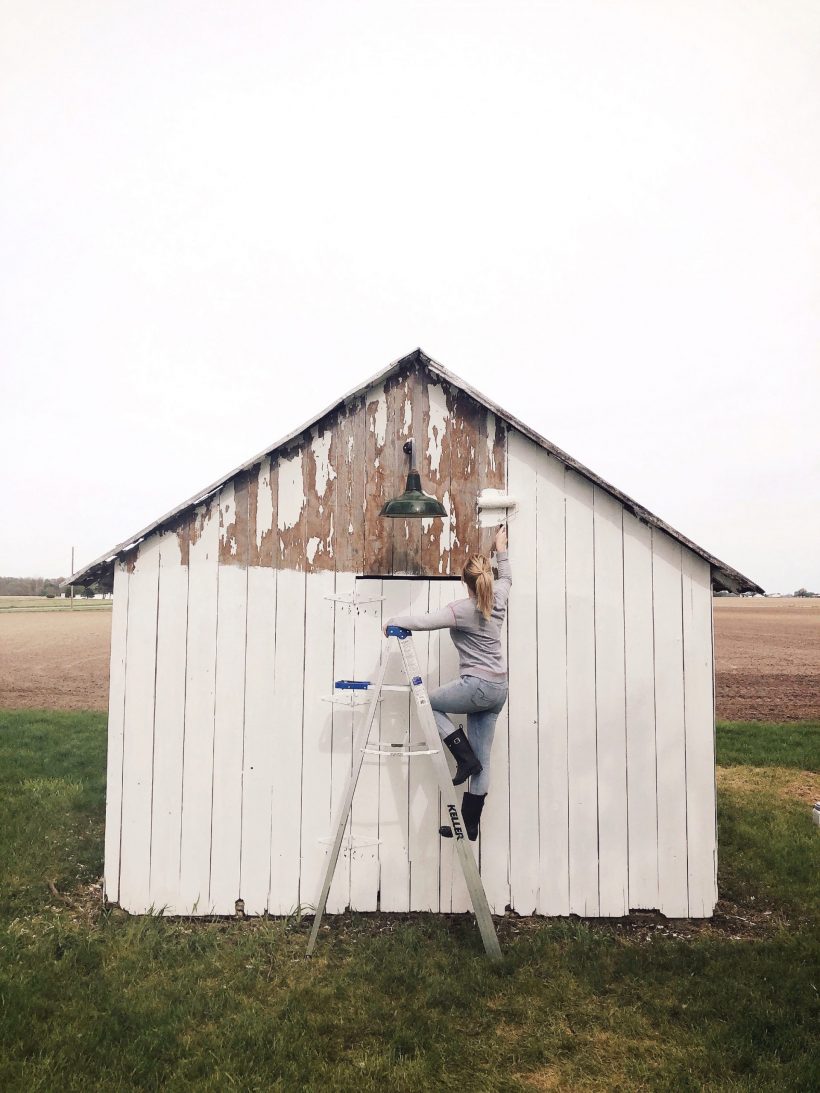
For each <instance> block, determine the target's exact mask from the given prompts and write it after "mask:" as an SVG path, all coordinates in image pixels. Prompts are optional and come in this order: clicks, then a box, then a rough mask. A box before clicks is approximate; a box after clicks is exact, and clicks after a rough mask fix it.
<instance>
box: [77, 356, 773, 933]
mask: <svg viewBox="0 0 820 1093" xmlns="http://www.w3.org/2000/svg"><path fill="white" fill-rule="evenodd" d="M411 437H412V438H414V439H415V441H416V445H417V450H418V455H419V470H420V472H421V478H422V483H423V486H424V488H425V489H426V490H428V491H429V492H431V493H434V494H435V495H436V497H438V498H439V499H440V500H442V501H443V503H444V505H445V507H446V509H447V511H448V513H449V517H448V518H445V519H442V518H435V519H429V520H425V521H423V522H422V521H404V520H385V519H382V518H380V517H379V511H380V509H381V507H382V505H383V503H384V502H385V500H387V499H388V498H389V497H392V496H394V495H395V494H396V493H398V492H400V491H401V489H402V488H403V484H404V476H405V473H406V469H407V457H406V456H405V455H404V453H403V451H402V445H403V443H404V441H405V440H407V439H408V438H411ZM486 487H495V488H499V489H502V490H505V491H507V492H509V493H511V494H513V495H514V496H516V497H517V498H518V499H519V500H520V502H521V505H520V512H519V514H518V516H517V518H516V519H515V521H514V523H512V524H511V526H510V532H511V535H510V557H511V562H512V566H513V575H514V583H513V588H512V593H511V597H510V604H509V614H508V621H507V627H506V634H507V643H508V665H509V677H510V697H509V702H508V705H507V707H506V708H505V710H504V712H503V714H502V717H501V719H500V720H499V723H498V728H497V732H496V739H495V745H494V751H493V777H494V781H493V785H492V788H491V791H490V795H489V797H488V799H487V807H486V809H485V812H484V817H483V819H482V833H481V838H480V842H479V844H477V846H478V847H479V850H480V865H481V872H482V876H483V880H484V884H485V888H486V891H487V896H488V899H489V902H490V906H491V908H492V909H493V911H494V912H497V913H503V912H504V910H505V908H507V907H511V908H513V909H514V910H515V911H517V912H519V913H520V914H522V915H529V914H533V913H537V914H541V915H568V914H571V913H573V914H577V915H582V916H620V915H625V914H627V913H628V912H629V910H630V909H636V908H657V909H659V910H660V911H662V912H663V913H664V914H666V915H668V916H675V917H685V916H691V917H703V916H709V915H711V913H712V911H713V908H714V906H715V901H716V898H717V886H716V847H717V844H716V819H715V771H714V760H715V754H714V690H713V642H712V591H713V589H727V590H730V591H735V592H738V591H739V592H743V591H760V589H759V588H758V586H757V585H755V584H754V583H753V582H752V581H750V580H749V579H748V578H746V577H744V576H743V575H742V574H740V573H738V572H736V571H735V570H733V569H731V568H730V567H729V566H727V565H725V564H724V563H723V562H720V561H718V559H716V558H714V557H712V556H711V555H710V554H708V553H707V552H706V551H705V550H703V549H701V548H700V547H699V546H697V545H696V544H695V543H692V542H690V541H689V540H688V539H686V538H684V537H683V536H682V535H681V534H680V533H679V532H677V531H675V530H674V529H673V528H671V527H669V526H668V525H666V524H665V523H663V521H661V520H659V519H658V518H657V517H656V516H654V515H652V514H651V513H650V512H648V511H647V510H646V509H644V508H642V507H641V506H640V505H638V504H637V503H636V502H634V501H632V500H631V499H630V498H628V497H626V496H625V495H624V494H622V493H621V492H619V491H618V490H617V489H615V488H614V487H612V486H610V485H608V484H607V483H606V482H604V481H602V480H601V479H600V478H599V477H598V476H597V475H595V474H594V473H592V472H591V471H589V470H588V469H587V468H585V467H582V466H580V465H579V464H578V463H577V462H576V461H575V460H573V459H572V458H571V457H570V456H568V455H567V454H566V453H565V452H562V451H560V450H559V449H557V448H555V447H554V446H553V445H552V444H550V443H548V442H547V441H546V440H544V439H543V438H541V437H540V436H538V435H537V434H536V433H534V432H533V431H532V430H531V429H529V428H528V427H527V426H526V425H524V424H523V423H521V422H519V421H517V420H515V419H514V418H512V417H511V416H510V415H509V414H507V413H505V412H504V411H503V410H501V409H500V408H499V407H497V406H495V405H493V404H492V403H491V402H490V401H489V400H488V399H486V398H484V397H483V396H482V395H480V394H479V393H478V392H476V391H474V390H472V389H471V388H470V387H469V386H468V385H467V384H466V383H464V382H462V381H461V380H459V379H458V378H457V377H455V376H453V375H451V374H450V373H449V372H447V371H446V370H445V369H444V368H442V367H441V366H440V365H438V364H437V363H436V362H435V361H433V360H431V359H430V358H429V357H427V356H426V355H425V354H424V353H422V352H421V351H420V350H416V351H415V352H413V353H411V354H409V355H408V356H407V357H404V358H402V359H401V360H399V361H398V362H396V363H394V364H392V365H390V366H389V367H388V368H386V369H385V370H384V371H383V372H381V373H380V374H379V375H377V376H375V377H374V378H373V379H371V380H369V381H367V382H366V383H365V384H363V385H362V386H361V387H359V388H358V389H357V390H355V391H353V392H351V393H350V394H349V395H347V396H345V397H344V398H342V399H340V400H339V401H338V402H337V403H335V404H333V405H332V406H331V407H330V408H329V409H327V410H325V411H323V412H322V413H321V414H319V415H318V416H317V417H316V418H315V419H314V420H312V421H311V422H309V423H308V424H306V425H305V426H303V427H302V428H300V429H298V430H297V431H296V432H294V433H292V434H291V435H289V436H287V437H285V438H284V439H283V440H282V441H280V442H279V443H278V444H276V445H275V446H273V447H272V448H270V449H268V450H267V451H265V452H262V453H260V454H259V455H257V456H255V457H254V458H253V459H251V460H250V461H249V462H248V463H246V464H245V465H244V466H242V467H240V468H238V469H237V470H235V471H232V472H231V473H230V474H229V475H227V476H226V477H225V478H223V479H221V480H220V481H219V482H216V483H214V484H213V485H212V486H210V487H208V489H206V490H204V491H203V492H202V493H200V494H198V495H196V496H195V497H193V498H192V499H191V500H189V501H187V502H185V503H184V504H182V505H180V506H179V507H178V508H177V509H175V510H174V511H173V512H170V513H168V514H167V515H166V516H164V517H162V518H161V519H160V520H158V521H156V523H154V524H152V525H151V526H150V527H148V528H146V529H145V530H144V531H142V532H140V533H138V534H137V535H135V536H133V537H132V538H131V539H128V540H126V541H125V542H123V543H121V544H120V545H119V546H117V547H115V548H114V549H113V550H112V551H110V552H109V553H108V554H107V555H106V556H105V557H103V558H101V559H99V560H98V561H96V562H94V563H92V564H91V565H89V566H87V567H86V568H85V569H83V570H81V571H80V572H79V573H77V574H75V575H74V577H73V583H74V584H75V585H81V584H83V583H86V582H93V581H99V580H102V581H106V580H107V581H111V580H112V579H113V586H114V592H115V599H114V617H113V634H112V648H111V697H110V713H109V741H108V791H107V803H106V837H105V892H106V896H107V898H108V899H109V900H111V901H113V902H117V903H119V904H120V905H121V906H122V907H124V908H126V909H127V910H128V911H131V912H145V911H148V910H149V909H151V908H153V909H154V910H155V911H156V910H160V909H161V910H163V911H164V912H165V913H168V914H209V913H216V914H233V913H234V912H235V909H236V907H237V902H238V901H240V900H241V901H242V905H244V910H245V912H246V913H248V914H261V913H263V912H268V913H270V914H277V915H279V914H286V913H289V912H292V911H293V910H294V909H295V908H296V907H298V906H300V905H301V906H302V907H305V906H309V905H311V904H312V903H313V901H314V900H315V898H316V891H317V885H318V882H319V879H320V876H321V872H322V867H323V863H324V860H325V854H326V847H327V844H326V842H323V839H325V838H326V837H327V836H328V835H329V834H330V832H331V817H332V815H333V813H334V811H335V807H336V805H337V803H338V801H339V798H340V795H341V794H342V791H343V788H344V785H345V780H346V777H347V775H348V773H349V770H350V763H351V747H352V735H353V730H354V722H355V719H356V718H357V717H358V716H362V715H361V714H357V713H355V712H354V711H351V710H348V709H340V708H339V707H337V706H334V705H332V704H331V703H329V702H328V701H327V699H328V698H329V697H330V695H331V694H332V689H333V682H334V679H339V678H351V677H356V678H371V677H372V676H373V673H374V671H375V667H376V665H377V663H378V659H379V655H380V649H381V646H382V635H381V621H382V619H383V618H387V617H388V616H390V615H394V614H398V613H399V612H405V611H407V610H413V611H425V610H428V609H430V608H434V607H436V606H438V605H440V604H442V603H445V602H447V601H449V600H451V599H453V598H455V597H459V596H461V595H462V594H463V588H462V586H461V585H460V584H459V581H458V577H459V574H460V572H461V568H462V564H463V561H464V559H465V557H466V556H467V554H468V553H470V552H472V551H475V550H476V549H481V550H483V551H485V552H488V551H489V547H490V544H491V541H492V532H491V531H490V530H483V531H479V530H478V528H477V521H476V496H477V494H478V492H479V491H481V490H482V489H484V488H486ZM380 596H381V597H384V598H383V600H379V599H377V598H376V597H380ZM416 644H417V648H418V649H419V653H420V657H421V659H422V664H423V665H426V669H427V682H428V685H429V686H430V687H433V686H435V685H437V684H438V682H439V681H445V680H448V679H451V678H453V677H454V676H455V675H456V673H457V661H456V658H455V654H454V650H453V647H452V643H451V642H450V640H449V637H448V635H447V634H446V633H444V632H433V633H431V634H429V635H428V634H419V635H417V638H416ZM396 671H397V672H398V665H397V668H396ZM398 678H399V677H398V676H397V679H398ZM409 718H410V699H409V696H407V695H406V694H399V693H393V694H391V695H389V696H388V697H386V698H385V700H384V702H383V704H382V706H381V713H380V730H379V731H380V733H381V739H382V740H400V739H401V738H402V737H403V735H404V733H405V731H406V728H407V725H408V719H409ZM412 731H413V733H414V738H417V736H416V734H417V732H418V729H417V727H415V728H414V729H413V730H412ZM422 768H423V769H422ZM439 822H440V817H439V794H438V790H437V788H436V785H435V782H434V780H433V775H432V772H431V771H430V770H428V769H427V764H422V766H417V765H413V764H411V765H410V766H409V768H408V760H406V759H394V758H381V759H380V758H379V757H377V756H373V757H368V758H367V759H366V760H365V766H364V768H363V772H362V776H361V779H360V782H359V788H358V791H357V794H356V798H355V801H354V807H353V817H352V830H351V834H352V836H353V840H352V845H351V846H350V847H349V848H348V849H347V850H346V851H345V853H344V856H343V858H341V859H340V862H339V867H338V868H337V871H336V875H335V878H334V883H333V887H332V889H331V897H330V902H329V905H328V910H330V911H331V912H333V911H336V912H338V911H341V910H343V909H344V908H346V907H352V908H355V909H356V910H360V911H372V910H376V909H377V908H380V909H382V910H387V911H411V910H412V911H461V910H467V909H468V908H469V903H468V899H467V894H466V890H465V888H464V882H463V880H462V877H461V874H460V871H459V869H458V868H457V867H455V868H454V861H453V851H452V845H451V843H452V840H449V841H448V840H442V839H440V838H439V835H438V833H437V828H438V825H439Z"/></svg>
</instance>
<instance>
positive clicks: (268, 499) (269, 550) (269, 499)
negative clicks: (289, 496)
mask: <svg viewBox="0 0 820 1093" xmlns="http://www.w3.org/2000/svg"><path fill="white" fill-rule="evenodd" d="M278 491H279V463H278V460H273V461H271V460H270V459H269V458H268V459H264V460H263V461H262V464H261V466H260V467H259V473H258V475H257V480H256V510H255V511H256V517H255V523H254V534H253V535H252V536H249V539H250V550H251V557H252V561H251V564H252V565H253V564H256V565H262V566H273V564H274V550H273V547H274V543H275V542H276V533H275V529H276V527H277V495H278ZM248 504H249V506H250V505H251V504H252V501H251V498H250V496H249V498H248ZM254 553H255V560H253V555H254Z"/></svg>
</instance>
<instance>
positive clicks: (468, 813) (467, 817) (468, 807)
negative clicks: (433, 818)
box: [438, 792, 487, 843]
mask: <svg viewBox="0 0 820 1093" xmlns="http://www.w3.org/2000/svg"><path fill="white" fill-rule="evenodd" d="M486 797H487V794H486V793H470V792H467V793H465V794H464V796H463V797H462V799H461V817H462V819H463V820H464V827H465V829H466V831H467V838H468V839H469V840H470V842H471V843H474V842H475V841H476V839H477V838H478V825H479V823H480V822H481V810H482V809H483V808H484V801H485V799H486ZM438 833H439V835H441V836H442V837H443V838H445V839H452V837H453V829H452V828H451V827H449V826H448V825H447V824H444V825H442V826H441V827H440V828H439V829H438Z"/></svg>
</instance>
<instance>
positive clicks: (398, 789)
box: [379, 521, 427, 911]
mask: <svg viewBox="0 0 820 1093" xmlns="http://www.w3.org/2000/svg"><path fill="white" fill-rule="evenodd" d="M397 523H401V521H397ZM397 531H398V529H397ZM415 584H416V582H415V581H384V582H383V593H382V594H383V595H384V603H383V604H382V620H383V622H386V621H387V620H388V619H390V618H393V617H394V616H396V615H409V614H412V613H413V611H414V607H413V603H412V597H411V594H412V592H413V587H414V585H415ZM417 602H418V600H417ZM418 610H419V613H423V612H424V611H426V610H427V608H426V606H425V607H421V606H420V607H419V609H418ZM414 641H415V639H414ZM385 645H386V648H388V649H389V650H390V660H389V662H388V665H387V671H386V673H385V677H384V682H385V683H386V684H399V685H406V684H407V678H406V676H405V672H404V666H403V664H402V658H401V654H400V653H399V651H398V648H397V643H396V642H395V641H391V642H389V643H387V642H386V639H385ZM417 651H418V647H417ZM383 694H384V697H383V700H382V703H381V710H380V713H381V719H380V735H379V741H380V744H381V745H382V746H386V745H388V744H397V745H399V746H401V745H403V744H404V742H405V741H406V738H407V734H408V730H409V727H410V702H411V696H410V694H409V692H397V691H385V692H383ZM419 761H420V760H407V759H400V758H397V757H392V756H391V757H389V758H384V757H379V888H380V901H379V902H380V909H381V910H382V911H409V910H410V855H409V834H408V802H409V783H408V775H409V771H408V766H412V765H413V764H415V763H416V762H419Z"/></svg>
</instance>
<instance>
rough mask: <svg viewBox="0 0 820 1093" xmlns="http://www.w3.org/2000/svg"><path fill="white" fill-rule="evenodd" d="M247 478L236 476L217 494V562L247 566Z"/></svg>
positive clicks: (244, 475)
mask: <svg viewBox="0 0 820 1093" xmlns="http://www.w3.org/2000/svg"><path fill="white" fill-rule="evenodd" d="M248 495H249V490H248V476H247V475H246V474H240V475H237V477H236V478H235V479H234V480H233V481H232V482H229V483H228V484H227V485H226V486H224V487H223V489H222V490H220V493H219V561H220V562H221V563H222V565H239V566H247V564H248Z"/></svg>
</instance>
